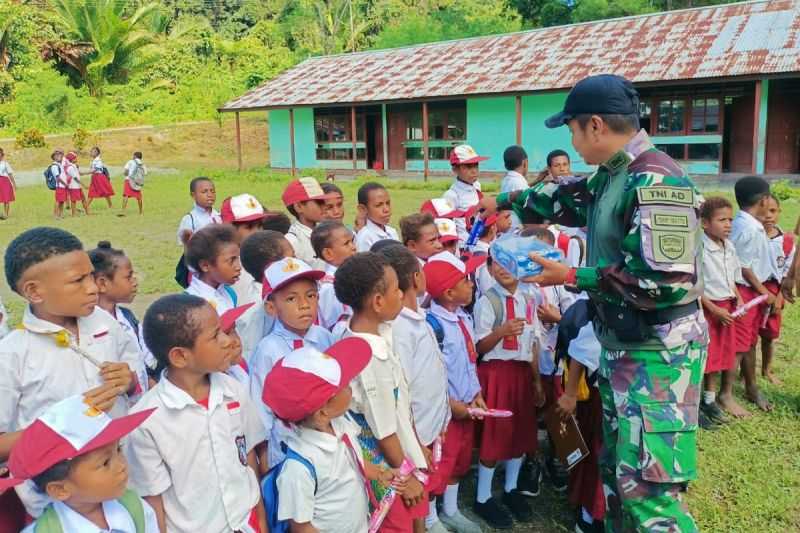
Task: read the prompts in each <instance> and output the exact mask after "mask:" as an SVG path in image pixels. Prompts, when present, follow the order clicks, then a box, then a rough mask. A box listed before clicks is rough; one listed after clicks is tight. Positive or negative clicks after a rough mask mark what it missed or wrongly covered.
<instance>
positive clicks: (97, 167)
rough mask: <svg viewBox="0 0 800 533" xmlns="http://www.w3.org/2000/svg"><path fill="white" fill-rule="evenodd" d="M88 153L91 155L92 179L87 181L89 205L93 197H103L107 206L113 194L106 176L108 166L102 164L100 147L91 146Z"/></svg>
mask: <svg viewBox="0 0 800 533" xmlns="http://www.w3.org/2000/svg"><path fill="white" fill-rule="evenodd" d="M89 154H90V155H91V156H92V158H93V159H92V165H91V167H90V169H89V170H90V172H91V174H92V180H91V182H90V183H89V205H92V201H93V200H94V199H95V198H105V199H106V202H108V207H111V197H112V196H114V188H113V187H112V186H111V180H110V179H109V177H108V168H106V166H105V165H104V164H103V160H102V159H100V148H98V147H97V146H95V147H93V148H92V149H91V151H90V152H89Z"/></svg>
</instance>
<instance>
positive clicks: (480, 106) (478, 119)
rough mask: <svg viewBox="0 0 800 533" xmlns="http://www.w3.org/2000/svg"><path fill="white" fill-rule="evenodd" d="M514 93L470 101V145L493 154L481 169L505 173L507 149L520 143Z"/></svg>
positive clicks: (468, 135)
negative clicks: (517, 132)
mask: <svg viewBox="0 0 800 533" xmlns="http://www.w3.org/2000/svg"><path fill="white" fill-rule="evenodd" d="M514 100H515V98H514V97H513V96H503V97H499V98H470V99H468V100H467V144H469V145H471V146H472V147H473V148H474V149H475V151H476V152H478V153H479V154H480V155H483V156H487V157H489V160H488V161H485V162H483V163H481V170H488V171H495V172H502V171H505V167H504V166H503V151H504V150H505V149H506V148H508V147H509V146H511V145H512V144H516V142H517V141H516V136H517V134H516V124H517V119H516V115H517V112H516V105H515V103H514Z"/></svg>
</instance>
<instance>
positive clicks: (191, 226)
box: [177, 176, 222, 246]
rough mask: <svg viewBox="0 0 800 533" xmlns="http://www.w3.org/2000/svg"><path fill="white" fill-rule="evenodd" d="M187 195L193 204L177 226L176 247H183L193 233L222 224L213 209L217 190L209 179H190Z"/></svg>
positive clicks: (202, 177) (220, 218) (217, 213)
mask: <svg viewBox="0 0 800 533" xmlns="http://www.w3.org/2000/svg"><path fill="white" fill-rule="evenodd" d="M189 194H190V195H191V197H192V202H193V205H192V210H191V211H189V212H188V213H186V214H185V215H183V217H182V218H181V221H180V224H178V232H177V235H178V236H177V241H178V246H183V245H185V244H186V242H187V241H188V240H189V237H191V236H192V234H193V233H194V232H196V231H199V230H201V229H203V228H204V227H206V226H208V225H209V224H221V223H222V217H221V216H220V214H219V211H217V210H216V209H214V202H216V201H217V189H216V187H214V182H213V181H211V179H210V178H206V177H205V176H199V177H197V178H192V181H190V182H189Z"/></svg>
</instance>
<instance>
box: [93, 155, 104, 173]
mask: <svg viewBox="0 0 800 533" xmlns="http://www.w3.org/2000/svg"><path fill="white" fill-rule="evenodd" d="M104 168H105V165H104V164H103V160H102V159H100V156H99V155H98V156H97V157H95V158H94V159H92V164H91V166H90V167H89V170H91V171H92V174H94V173H95V172H103V169H104Z"/></svg>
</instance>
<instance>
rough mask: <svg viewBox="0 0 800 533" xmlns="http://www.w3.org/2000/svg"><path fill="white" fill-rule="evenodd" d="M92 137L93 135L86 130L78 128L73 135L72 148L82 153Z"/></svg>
mask: <svg viewBox="0 0 800 533" xmlns="http://www.w3.org/2000/svg"><path fill="white" fill-rule="evenodd" d="M91 136H92V134H91V133H89V132H88V131H86V130H85V129H83V128H78V129H77V130H75V133H73V134H72V146H74V147H75V148H77V149H78V151H80V152H82V151H83V150H84V149H85V148H86V146H87V145H88V144H89V141H90V138H91Z"/></svg>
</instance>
